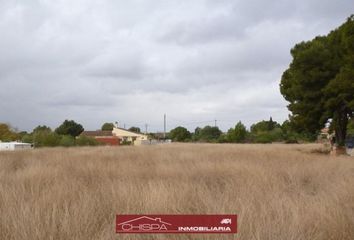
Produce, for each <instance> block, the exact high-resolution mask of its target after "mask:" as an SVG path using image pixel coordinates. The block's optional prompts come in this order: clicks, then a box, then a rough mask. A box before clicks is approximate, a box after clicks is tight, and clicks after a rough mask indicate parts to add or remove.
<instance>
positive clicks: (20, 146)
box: [0, 142, 32, 151]
mask: <svg viewBox="0 0 354 240" xmlns="http://www.w3.org/2000/svg"><path fill="white" fill-rule="evenodd" d="M31 148H32V145H31V144H26V143H16V142H5V143H3V142H2V143H0V151H14V150H25V149H31Z"/></svg>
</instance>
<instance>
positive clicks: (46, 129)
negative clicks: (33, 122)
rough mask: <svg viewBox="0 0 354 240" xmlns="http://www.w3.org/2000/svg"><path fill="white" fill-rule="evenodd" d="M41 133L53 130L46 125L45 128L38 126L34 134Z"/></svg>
mask: <svg viewBox="0 0 354 240" xmlns="http://www.w3.org/2000/svg"><path fill="white" fill-rule="evenodd" d="M41 131H46V132H51V131H52V129H51V128H50V127H47V126H46V125H43V126H41V125H38V126H37V127H35V128H34V129H33V131H32V133H36V132H41Z"/></svg>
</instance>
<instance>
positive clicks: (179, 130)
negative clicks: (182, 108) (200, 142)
mask: <svg viewBox="0 0 354 240" xmlns="http://www.w3.org/2000/svg"><path fill="white" fill-rule="evenodd" d="M169 138H171V139H172V140H173V141H176V142H185V141H187V140H189V139H190V138H191V133H190V132H189V131H188V130H187V129H186V128H184V127H181V126H179V127H176V128H174V129H172V130H171V131H170V133H169Z"/></svg>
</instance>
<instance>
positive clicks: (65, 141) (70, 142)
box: [59, 135, 75, 147]
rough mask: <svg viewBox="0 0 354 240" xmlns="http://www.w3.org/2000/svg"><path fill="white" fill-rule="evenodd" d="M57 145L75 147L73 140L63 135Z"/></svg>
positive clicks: (71, 137) (69, 136)
mask: <svg viewBox="0 0 354 240" xmlns="http://www.w3.org/2000/svg"><path fill="white" fill-rule="evenodd" d="M59 145H60V146H63V147H72V146H75V138H74V137H73V136H71V135H63V136H61V138H60V141H59Z"/></svg>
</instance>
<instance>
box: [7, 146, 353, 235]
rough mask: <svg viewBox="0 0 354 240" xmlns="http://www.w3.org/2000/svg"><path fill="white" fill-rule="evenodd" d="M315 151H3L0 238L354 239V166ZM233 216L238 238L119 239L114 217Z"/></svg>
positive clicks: (183, 148)
mask: <svg viewBox="0 0 354 240" xmlns="http://www.w3.org/2000/svg"><path fill="white" fill-rule="evenodd" d="M316 148H319V145H282V144H270V145H231V144H230V145H227V144H225V145H217V144H215V145H211V144H171V145H163V146H145V147H144V146H142V147H92V148H68V149H66V148H54V149H35V150H32V151H23V152H0V216H1V217H0V239H4V240H5V239H6V240H11V239H16V240H20V239H21V240H24V239H26V240H34V239H46V240H47V239H63V240H68V239H83V240H84V239H85V240H89V239H92V240H93V239H95V240H103V239H269V240H278V239H279V240H280V239H281V240H292V239H293V240H299V239H311V240H317V239H318V240H325V239H341V240H345V239H348V240H349V239H350V240H352V239H354V158H349V157H345V156H343V157H337V158H335V157H331V156H329V155H325V154H320V153H314V152H313V150H314V149H316ZM117 213H126V214H128V213H129V214H133V213H136V214H141V213H146V214H148V213H151V214H157V213H161V214H206V213H209V214H222V213H225V214H234V213H236V214H238V216H239V224H238V231H239V233H238V234H236V235H118V234H116V233H115V215H116V214H117Z"/></svg>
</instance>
